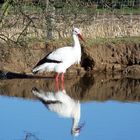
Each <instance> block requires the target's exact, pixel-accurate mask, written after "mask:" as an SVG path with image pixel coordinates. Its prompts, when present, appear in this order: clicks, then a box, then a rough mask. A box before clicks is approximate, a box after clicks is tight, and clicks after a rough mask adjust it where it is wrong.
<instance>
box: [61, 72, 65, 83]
mask: <svg viewBox="0 0 140 140" xmlns="http://www.w3.org/2000/svg"><path fill="white" fill-rule="evenodd" d="M61 82H64V73H62V74H61Z"/></svg>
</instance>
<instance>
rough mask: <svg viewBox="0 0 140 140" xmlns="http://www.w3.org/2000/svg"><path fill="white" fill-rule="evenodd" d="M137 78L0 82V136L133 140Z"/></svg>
mask: <svg viewBox="0 0 140 140" xmlns="http://www.w3.org/2000/svg"><path fill="white" fill-rule="evenodd" d="M139 101H140V80H134V79H130V78H120V77H110V76H108V77H106V76H97V77H94V76H83V77H76V78H75V79H72V78H67V79H66V80H65V85H64V88H63V87H62V86H61V84H60V87H59V90H58V89H56V84H55V80H54V79H11V80H1V81H0V140H56V139H57V140H73V139H75V140H93V139H94V140H139V139H140V103H139Z"/></svg>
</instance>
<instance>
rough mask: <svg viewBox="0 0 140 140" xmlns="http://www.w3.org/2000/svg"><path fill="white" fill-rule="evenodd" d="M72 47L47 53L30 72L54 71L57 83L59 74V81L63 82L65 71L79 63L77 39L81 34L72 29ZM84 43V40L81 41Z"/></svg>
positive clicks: (79, 50) (79, 53)
mask: <svg viewBox="0 0 140 140" xmlns="http://www.w3.org/2000/svg"><path fill="white" fill-rule="evenodd" d="M72 33H73V40H74V44H73V46H67V47H63V48H58V49H56V50H55V51H53V52H51V53H49V54H48V55H47V56H46V57H45V58H43V59H42V60H40V61H39V62H38V63H37V65H36V66H35V67H34V68H33V70H32V72H33V73H37V72H44V71H48V72H49V71H54V72H56V73H57V75H56V81H58V77H59V74H60V73H61V74H62V75H61V80H62V81H63V80H64V73H65V72H66V70H67V69H68V68H69V67H70V66H71V65H73V64H75V63H80V60H81V45H80V42H79V38H81V39H82V40H83V38H82V36H81V32H80V30H79V29H78V28H74V29H73V32H72ZM83 41H84V40H83Z"/></svg>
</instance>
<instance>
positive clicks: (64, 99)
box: [32, 87, 84, 136]
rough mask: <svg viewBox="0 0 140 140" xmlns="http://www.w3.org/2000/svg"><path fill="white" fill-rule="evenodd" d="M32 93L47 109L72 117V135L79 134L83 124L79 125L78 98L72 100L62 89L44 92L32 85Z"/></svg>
mask: <svg viewBox="0 0 140 140" xmlns="http://www.w3.org/2000/svg"><path fill="white" fill-rule="evenodd" d="M32 93H33V94H34V95H35V96H37V97H38V98H39V99H40V100H41V101H42V103H43V104H44V105H45V106H46V107H47V108H48V110H50V111H52V112H56V113H57V114H58V115H60V116H62V117H68V118H72V120H73V123H72V128H71V133H72V135H74V136H78V135H79V133H80V130H81V128H82V127H83V126H84V124H81V125H79V121H80V102H79V101H78V100H74V99H72V98H71V97H70V96H68V95H67V94H66V91H65V90H64V89H63V90H58V91H57V92H44V91H43V90H38V89H37V88H35V87H34V88H33V89H32Z"/></svg>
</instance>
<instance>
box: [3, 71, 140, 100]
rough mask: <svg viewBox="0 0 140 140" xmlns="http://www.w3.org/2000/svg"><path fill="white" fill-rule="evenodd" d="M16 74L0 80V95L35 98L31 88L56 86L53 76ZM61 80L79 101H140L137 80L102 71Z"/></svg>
mask: <svg viewBox="0 0 140 140" xmlns="http://www.w3.org/2000/svg"><path fill="white" fill-rule="evenodd" d="M7 75H8V74H7ZM9 75H11V73H9ZM12 76H13V73H12ZM16 76H19V75H16V74H15V75H14V77H10V78H9V79H3V80H0V94H1V95H4V96H14V97H21V98H28V99H34V98H35V97H34V96H33V94H32V92H31V90H32V88H33V87H36V88H38V89H42V90H44V91H52V90H53V89H54V87H55V79H54V78H52V77H51V78H50V77H49V78H48V77H47V78H45V77H34V76H32V75H28V76H27V75H26V76H25V77H22V78H19V77H16ZM20 76H21V75H20ZM64 83H65V89H66V90H67V94H68V95H69V96H70V97H71V98H73V99H76V100H80V101H82V102H87V101H92V100H95V101H106V100H118V101H123V102H127V101H131V102H132V101H140V92H139V91H140V80H139V79H132V78H126V77H124V78H123V77H121V76H120V75H116V76H114V75H113V76H112V75H105V74H94V75H91V74H85V75H84V76H83V77H80V76H74V75H69V76H68V75H66V78H65V82H64Z"/></svg>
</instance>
